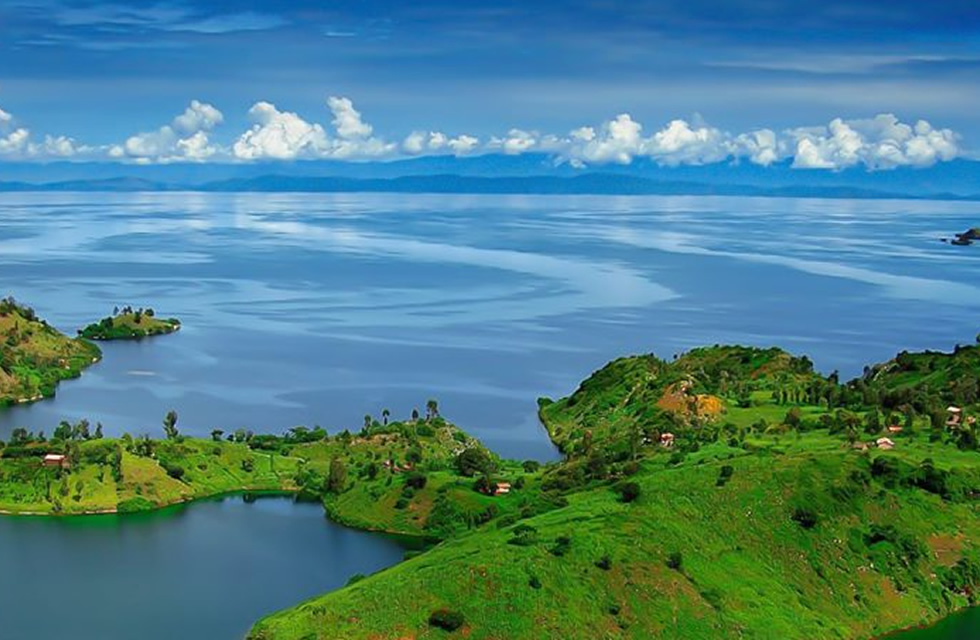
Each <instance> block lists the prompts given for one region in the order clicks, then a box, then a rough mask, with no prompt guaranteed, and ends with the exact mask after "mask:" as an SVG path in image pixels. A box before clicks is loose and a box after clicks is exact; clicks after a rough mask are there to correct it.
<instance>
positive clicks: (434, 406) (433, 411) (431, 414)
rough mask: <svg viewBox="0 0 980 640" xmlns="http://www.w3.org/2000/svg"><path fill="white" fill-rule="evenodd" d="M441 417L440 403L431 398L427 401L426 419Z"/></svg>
mask: <svg viewBox="0 0 980 640" xmlns="http://www.w3.org/2000/svg"><path fill="white" fill-rule="evenodd" d="M438 417H439V403H438V402H436V401H435V400H432V399H430V400H429V401H428V402H426V403H425V419H426V420H427V421H428V420H431V419H433V418H438Z"/></svg>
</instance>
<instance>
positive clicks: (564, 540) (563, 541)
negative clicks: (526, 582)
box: [549, 536, 572, 558]
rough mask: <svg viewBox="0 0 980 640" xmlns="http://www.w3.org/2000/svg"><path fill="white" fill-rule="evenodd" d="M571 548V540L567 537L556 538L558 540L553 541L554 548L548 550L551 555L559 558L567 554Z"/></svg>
mask: <svg viewBox="0 0 980 640" xmlns="http://www.w3.org/2000/svg"><path fill="white" fill-rule="evenodd" d="M571 547H572V539H571V537H569V536H558V538H557V539H556V540H555V546H553V547H551V549H549V551H550V552H551V555H553V556H555V557H558V558H560V557H562V556H563V555H565V554H566V553H568V550H569V549H570V548H571Z"/></svg>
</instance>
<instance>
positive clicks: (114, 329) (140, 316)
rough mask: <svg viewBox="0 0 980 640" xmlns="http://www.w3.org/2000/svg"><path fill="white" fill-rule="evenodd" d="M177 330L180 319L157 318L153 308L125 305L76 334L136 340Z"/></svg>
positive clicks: (89, 338)
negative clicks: (113, 313)
mask: <svg viewBox="0 0 980 640" xmlns="http://www.w3.org/2000/svg"><path fill="white" fill-rule="evenodd" d="M178 330H180V320H178V319H177V318H158V317H156V314H155V313H154V311H153V309H135V310H134V309H133V308H132V307H126V308H124V309H122V310H121V311H119V312H118V313H116V314H115V315H112V316H106V317H105V318H102V320H100V321H98V322H94V323H92V324H90V325H88V326H87V327H85V328H84V329H80V330H79V332H78V334H79V335H80V336H81V337H83V338H86V339H88V340H138V339H140V338H146V337H149V336H159V335H165V334H168V333H173V332H175V331H178Z"/></svg>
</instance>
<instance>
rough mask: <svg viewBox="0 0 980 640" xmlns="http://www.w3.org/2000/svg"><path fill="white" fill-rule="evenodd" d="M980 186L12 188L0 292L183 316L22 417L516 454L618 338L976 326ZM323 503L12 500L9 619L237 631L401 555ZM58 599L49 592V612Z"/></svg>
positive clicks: (964, 331)
mask: <svg viewBox="0 0 980 640" xmlns="http://www.w3.org/2000/svg"><path fill="white" fill-rule="evenodd" d="M978 222H980V204H977V203H963V202H927V201H850V200H798V199H754V198H724V197H710V198H709V197H542V196H522V197H515V196H417V195H359V194H343V195H295V194H290V195H260V194H242V195H228V194H220V195H205V194H192V193H191V194H137V195H128V194H127V195H110V194H50V193H45V194H2V195H0V282H2V287H0V290H2V292H3V293H4V294H12V295H14V296H15V297H17V298H18V299H20V300H22V301H24V302H27V303H29V304H31V305H33V306H34V307H35V308H36V309H37V310H38V312H39V313H40V314H41V315H42V316H43V317H45V318H47V319H48V320H49V321H50V322H51V323H52V324H54V325H55V326H57V327H59V328H61V329H62V330H64V331H66V332H73V331H74V330H75V329H77V328H78V327H81V326H83V325H84V324H87V323H88V322H90V321H93V320H96V319H98V318H100V317H102V316H104V315H106V314H107V313H108V312H110V311H111V310H112V307H113V306H114V305H124V304H132V305H136V306H139V305H150V306H153V307H154V308H155V309H156V310H157V312H158V313H159V314H160V315H168V316H169V315H174V316H179V317H180V318H181V319H182V320H183V322H184V328H183V329H182V331H181V332H180V333H178V334H176V335H172V336H165V337H161V338H157V339H153V340H146V341H142V342H137V343H110V344H106V345H104V351H105V359H104V361H103V362H101V363H99V364H98V365H96V366H94V367H92V368H90V369H88V370H87V371H86V372H85V374H84V375H83V377H82V378H81V379H79V380H76V381H70V382H66V383H63V384H62V385H61V386H60V387H59V390H58V395H57V397H56V398H55V399H53V400H47V401H44V402H40V403H37V404H34V405H30V406H25V407H18V408H14V409H10V410H7V411H3V412H0V438H6V437H7V436H9V433H10V430H11V429H12V428H14V427H16V426H26V427H29V428H31V429H34V430H37V429H45V430H46V431H47V432H48V433H50V431H51V430H52V429H53V428H54V426H55V425H56V424H57V423H58V421H59V420H61V419H71V420H75V419H80V418H83V417H84V418H88V419H89V420H91V421H92V422H95V421H101V422H102V423H103V424H104V425H105V430H106V433H107V434H119V433H122V432H126V431H128V432H130V433H134V434H138V433H144V432H145V433H151V434H156V435H159V434H160V423H161V420H162V418H163V415H164V413H165V412H166V411H167V410H168V409H171V408H173V409H176V410H177V411H178V412H179V414H180V427H181V429H182V430H183V431H184V432H185V433H192V434H198V435H204V434H207V433H209V432H210V430H211V429H212V428H223V429H225V430H231V429H235V428H239V427H246V428H251V429H254V430H255V431H273V432H275V431H281V430H283V429H286V428H288V427H290V426H294V425H298V424H305V425H310V426H312V425H314V424H321V425H323V426H324V427H327V428H329V429H331V430H338V429H342V428H344V427H350V428H353V429H358V428H359V427H360V425H361V423H362V420H363V416H364V414H365V413H372V414H375V415H377V414H379V413H380V411H381V409H382V408H389V409H391V410H392V412H393V413H394V414H395V415H408V414H409V413H410V412H411V410H412V408H413V407H424V405H425V401H426V400H427V399H428V398H430V397H435V398H438V399H439V401H440V405H441V408H442V410H443V413H444V414H445V415H446V416H447V417H449V418H451V419H453V420H455V421H456V422H458V423H459V424H461V425H462V426H464V427H465V428H467V429H468V430H470V431H471V432H472V433H474V434H475V435H477V436H479V437H480V438H482V439H483V440H484V441H485V442H486V443H487V444H488V445H489V446H491V447H492V448H494V449H495V450H496V451H498V452H499V453H501V454H503V455H505V456H508V457H517V458H539V459H547V458H551V457H554V456H555V452H554V450H553V448H552V447H551V446H550V444H549V443H548V441H547V438H546V437H545V434H544V432H543V430H542V429H541V427H540V426H539V425H538V422H537V420H536V417H535V398H536V397H537V396H539V395H550V396H557V395H561V394H565V393H568V392H570V391H571V390H573V389H574V387H575V385H576V384H577V383H578V381H579V380H581V379H582V378H583V377H585V376H586V375H588V374H589V373H590V372H591V371H592V370H594V369H596V368H597V367H599V366H601V365H602V364H604V363H605V362H607V361H608V360H610V359H612V358H615V357H617V356H620V355H623V354H628V353H636V352H648V351H653V352H656V353H658V354H660V355H662V356H665V357H670V356H671V355H672V354H674V353H677V352H679V351H681V350H684V349H687V348H690V347H694V346H698V345H702V344H712V343H720V342H739V343H747V344H754V345H764V346H768V345H780V346H784V347H786V348H789V349H791V350H793V351H796V352H800V353H807V354H810V355H811V357H813V359H814V360H815V362H816V364H817V366H818V367H819V368H820V369H822V370H824V371H830V370H833V369H839V370H840V371H841V373H842V374H843V375H844V376H850V375H855V374H858V373H859V372H860V371H861V368H862V366H863V365H864V364H866V363H868V362H873V361H878V360H883V359H887V358H889V357H891V356H892V355H894V353H895V352H896V351H898V350H900V349H903V348H909V349H923V348H943V349H946V348H950V347H951V346H952V345H953V344H954V343H956V342H970V341H972V340H973V339H974V337H975V335H976V333H977V331H978V330H980V322H978V319H980V318H978V311H980V295H978V294H980V287H978V285H977V274H978V272H980V247H951V246H948V245H944V244H942V243H940V242H939V241H938V238H939V237H940V236H949V235H950V234H951V233H952V232H954V231H961V230H963V229H965V228H967V227H970V226H974V225H975V224H976V223H978ZM400 557H401V549H400V548H398V547H397V545H394V544H393V543H391V542H390V541H389V540H386V539H384V538H380V537H376V536H371V535H369V534H364V533H359V532H352V531H348V530H344V529H342V528H339V527H336V526H334V525H331V524H329V523H328V522H326V521H325V520H324V519H323V516H322V509H321V508H320V507H318V506H309V505H294V504H292V503H291V502H288V501H282V500H280V501H275V500H274V501H271V502H266V501H260V502H258V503H256V504H253V505H245V504H242V503H241V501H240V500H227V501H218V502H208V503H204V504H200V505H194V506H191V507H189V508H187V509H184V510H180V511H179V512H177V513H171V512H168V513H161V514H151V515H149V516H140V517H136V518H129V517H121V518H120V517H105V518H103V517H100V518H83V519H79V520H74V519H71V520H64V519H58V520H44V519H12V518H0V619H2V620H3V632H5V633H8V634H9V633H13V634H14V635H13V636H3V638H4V640H8V638H10V640H20V639H21V638H34V637H36V638H61V637H73V638H93V639H94V638H100V639H101V638H126V637H133V629H134V626H133V625H134V624H136V622H137V621H138V623H139V624H138V627H139V629H140V631H139V637H141V638H160V639H161V640H162V639H164V638H208V639H209V640H212V639H218V638H234V637H240V636H241V635H242V633H243V632H244V630H245V629H246V628H247V627H248V625H249V623H250V622H252V621H254V620H255V619H256V618H258V617H259V616H261V615H262V614H264V613H266V612H268V611H271V610H274V609H276V608H279V607H283V606H287V605H290V604H294V603H296V602H297V601H299V600H301V599H302V598H304V597H307V596H310V595H313V594H315V593H317V592H321V591H324V590H327V589H330V588H333V587H336V586H339V585H341V584H343V582H344V581H346V579H347V578H348V577H349V576H350V575H351V574H352V573H355V572H368V571H371V570H374V569H377V568H379V567H382V566H386V565H389V564H392V563H393V562H395V561H397V560H398V558H400ZM52 612H53V613H52Z"/></svg>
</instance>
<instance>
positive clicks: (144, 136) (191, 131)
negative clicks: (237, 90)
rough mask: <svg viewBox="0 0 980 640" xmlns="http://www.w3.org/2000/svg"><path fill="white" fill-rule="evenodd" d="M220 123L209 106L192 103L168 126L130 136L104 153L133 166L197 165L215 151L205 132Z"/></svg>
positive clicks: (216, 149) (215, 147)
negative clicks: (196, 163)
mask: <svg viewBox="0 0 980 640" xmlns="http://www.w3.org/2000/svg"><path fill="white" fill-rule="evenodd" d="M223 120H224V116H223V115H222V113H221V112H220V111H218V110H217V109H216V108H215V107H213V106H212V105H210V104H206V103H203V102H199V101H197V100H192V101H191V103H190V105H189V106H188V107H187V109H186V110H184V112H183V113H181V114H180V115H178V116H177V117H175V118H174V119H173V121H172V122H171V123H170V124H168V125H164V126H162V127H160V128H159V129H157V130H156V131H146V132H143V133H137V134H136V135H133V136H130V137H129V138H127V139H126V141H125V142H123V143H122V144H119V145H112V146H110V147H109V149H108V154H109V156H110V157H112V158H118V159H128V160H132V161H134V162H137V163H151V162H159V163H167V162H200V161H203V160H206V159H208V158H210V157H211V156H213V155H215V154H216V153H218V152H219V149H218V147H217V146H215V145H212V144H211V142H210V139H209V137H208V132H209V131H211V130H212V129H214V128H215V127H216V126H218V125H219V124H221V122H222V121H223Z"/></svg>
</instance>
